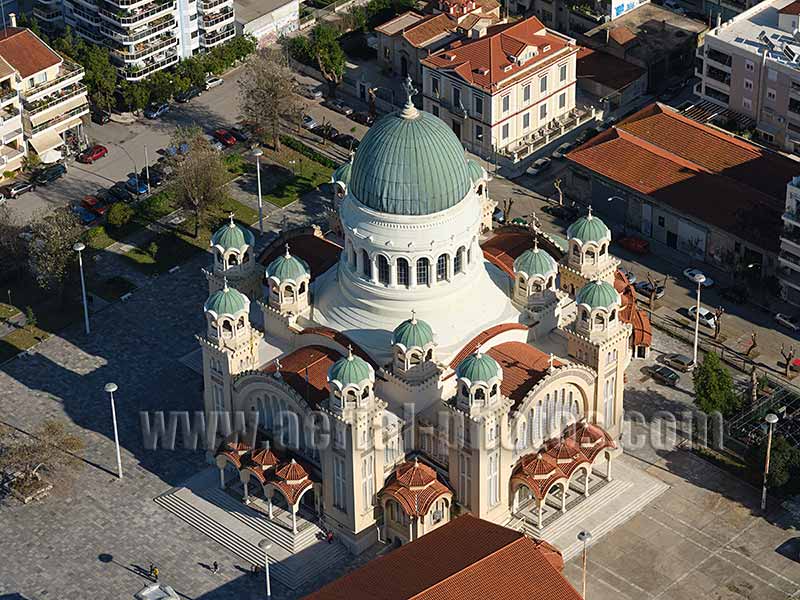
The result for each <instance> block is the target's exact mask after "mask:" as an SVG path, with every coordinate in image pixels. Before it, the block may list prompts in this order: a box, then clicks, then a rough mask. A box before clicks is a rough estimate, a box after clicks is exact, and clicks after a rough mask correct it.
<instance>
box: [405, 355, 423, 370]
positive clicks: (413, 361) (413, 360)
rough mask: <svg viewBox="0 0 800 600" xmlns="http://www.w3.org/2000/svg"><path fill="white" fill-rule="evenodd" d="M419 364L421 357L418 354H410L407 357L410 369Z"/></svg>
mask: <svg viewBox="0 0 800 600" xmlns="http://www.w3.org/2000/svg"><path fill="white" fill-rule="evenodd" d="M420 362H422V356H421V355H420V353H419V352H411V353H410V354H409V355H408V364H409V365H411V366H412V367H415V366H417V365H418V364H419V363H420Z"/></svg>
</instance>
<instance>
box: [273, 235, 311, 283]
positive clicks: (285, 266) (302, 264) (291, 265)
mask: <svg viewBox="0 0 800 600" xmlns="http://www.w3.org/2000/svg"><path fill="white" fill-rule="evenodd" d="M310 274H311V269H310V268H309V266H308V263H307V262H306V261H304V260H303V259H302V258H299V257H297V256H292V255H291V254H289V244H286V253H285V254H283V255H281V256H279V257H278V258H276V259H275V260H273V261H272V262H271V263H269V265H268V266H267V278H268V279H269V278H270V277H274V278H275V279H277V280H278V281H287V280H292V281H297V280H298V279H300V278H301V277H303V276H305V275H310Z"/></svg>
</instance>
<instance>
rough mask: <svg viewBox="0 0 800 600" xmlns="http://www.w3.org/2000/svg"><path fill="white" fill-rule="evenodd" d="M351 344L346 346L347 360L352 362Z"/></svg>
mask: <svg viewBox="0 0 800 600" xmlns="http://www.w3.org/2000/svg"><path fill="white" fill-rule="evenodd" d="M353 358H355V357H354V356H353V344H347V360H353Z"/></svg>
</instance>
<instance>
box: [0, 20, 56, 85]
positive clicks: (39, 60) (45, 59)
mask: <svg viewBox="0 0 800 600" xmlns="http://www.w3.org/2000/svg"><path fill="white" fill-rule="evenodd" d="M0 56H2V57H3V59H5V61H6V62H8V63H9V64H10V65H11V66H12V67H14V68H15V69H16V70H17V71H19V74H20V76H21V77H22V78H23V79H24V78H26V77H30V76H31V75H34V74H36V73H38V72H39V71H44V70H45V69H48V68H50V67H53V66H56V65H58V64H61V62H62V60H63V59H62V58H61V57H60V56H59V55H58V54H56V53H55V52H54V51H53V50H51V48H50V46H48V45H47V44H45V43H44V42H43V41H42V40H40V39H39V38H38V37H37V36H36V34H35V33H33V32H32V31H31V30H30V29H24V28H22V27H6V28H5V29H4V30H3V31H0Z"/></svg>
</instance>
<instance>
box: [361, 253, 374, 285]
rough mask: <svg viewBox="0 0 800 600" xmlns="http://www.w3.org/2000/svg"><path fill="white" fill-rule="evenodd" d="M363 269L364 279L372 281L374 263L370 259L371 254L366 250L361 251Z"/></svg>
mask: <svg viewBox="0 0 800 600" xmlns="http://www.w3.org/2000/svg"><path fill="white" fill-rule="evenodd" d="M361 268H362V269H363V271H364V277H367V278H369V279H372V261H371V260H370V259H369V254H367V251H366V250H362V251H361Z"/></svg>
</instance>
